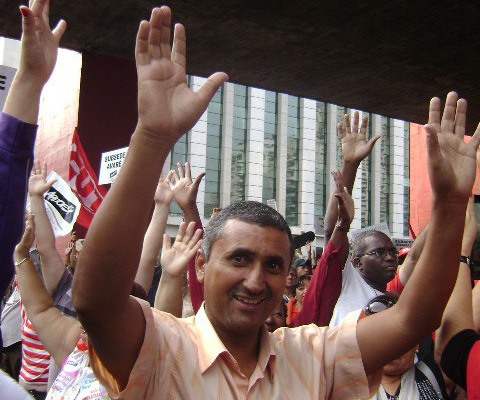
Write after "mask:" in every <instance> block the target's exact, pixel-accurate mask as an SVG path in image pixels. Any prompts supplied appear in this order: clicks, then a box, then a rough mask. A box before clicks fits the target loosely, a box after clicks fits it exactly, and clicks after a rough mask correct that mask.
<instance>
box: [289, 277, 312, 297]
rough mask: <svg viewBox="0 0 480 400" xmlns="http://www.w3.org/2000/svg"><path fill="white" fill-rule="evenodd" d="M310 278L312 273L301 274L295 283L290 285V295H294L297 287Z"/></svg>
mask: <svg viewBox="0 0 480 400" xmlns="http://www.w3.org/2000/svg"><path fill="white" fill-rule="evenodd" d="M311 280H312V275H302V276H300V277H299V278H298V279H297V280H296V281H295V283H294V284H293V285H292V288H291V289H290V290H291V291H292V296H295V294H296V293H297V288H298V287H299V286H300V285H301V284H302V283H303V282H304V281H311Z"/></svg>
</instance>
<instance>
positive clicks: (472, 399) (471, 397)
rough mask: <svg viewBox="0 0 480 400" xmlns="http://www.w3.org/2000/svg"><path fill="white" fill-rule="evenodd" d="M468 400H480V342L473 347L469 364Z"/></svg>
mask: <svg viewBox="0 0 480 400" xmlns="http://www.w3.org/2000/svg"><path fill="white" fill-rule="evenodd" d="M467 397H468V400H480V342H477V343H475V344H474V345H473V347H472V350H470V354H469V355H468V362H467Z"/></svg>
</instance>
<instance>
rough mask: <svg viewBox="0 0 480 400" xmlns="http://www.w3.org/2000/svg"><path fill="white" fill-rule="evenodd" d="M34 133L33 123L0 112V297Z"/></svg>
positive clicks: (18, 232)
mask: <svg viewBox="0 0 480 400" xmlns="http://www.w3.org/2000/svg"><path fill="white" fill-rule="evenodd" d="M36 133H37V126H36V125H32V124H27V123H26V122H22V121H19V120H18V119H16V118H14V117H11V116H10V115H7V114H5V113H1V114H0V297H3V295H4V294H5V291H6V289H7V287H8V285H9V284H10V282H11V280H12V278H13V273H14V269H15V268H14V264H13V251H14V250H15V246H16V245H17V243H18V242H19V241H20V238H21V237H22V234H23V229H24V217H25V201H26V196H27V187H28V186H27V185H28V177H29V176H30V173H31V171H32V163H33V148H34V145H35V137H36Z"/></svg>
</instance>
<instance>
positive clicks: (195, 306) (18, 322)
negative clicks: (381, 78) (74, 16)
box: [0, 0, 480, 400]
mask: <svg viewBox="0 0 480 400" xmlns="http://www.w3.org/2000/svg"><path fill="white" fill-rule="evenodd" d="M48 3H49V2H48V0H32V1H31V4H30V6H29V7H26V6H22V7H21V8H20V11H21V14H22V25H23V34H22V39H21V46H22V47H21V60H20V66H19V69H18V72H17V74H16V76H15V79H14V81H13V83H12V85H11V88H10V91H9V93H8V97H7V100H6V103H5V106H4V110H3V112H2V114H1V115H0V185H1V190H0V205H1V206H0V213H1V214H0V241H1V244H2V246H1V248H2V251H1V253H0V257H1V260H0V292H1V294H2V296H3V298H4V303H3V308H2V320H1V331H2V335H1V338H2V354H1V355H2V359H1V361H2V369H3V371H0V398H2V399H13V400H16V399H31V398H35V399H77V400H80V399H84V400H86V399H110V398H111V399H117V398H118V399H126V400H127V399H128V400H140V399H146V400H148V399H163V398H165V399H167V398H168V399H257V398H258V399H296V400H298V399H303V398H305V399H333V400H347V399H383V400H385V399H390V400H396V399H418V400H431V399H442V400H443V399H445V400H447V399H467V398H468V399H469V400H476V399H480V335H479V332H480V295H479V293H480V289H479V288H480V285H478V286H474V284H473V281H472V276H471V269H470V259H469V256H470V253H471V250H472V247H473V244H474V241H475V239H476V236H477V220H476V216H475V211H474V207H473V202H472V198H471V196H472V187H473V184H474V180H475V175H476V153H477V150H478V147H479V144H480V125H479V128H478V129H477V131H476V132H475V133H474V134H473V136H472V138H471V140H470V141H469V142H468V143H467V142H465V141H464V135H465V119H466V111H467V103H466V101H465V100H464V99H461V98H459V97H458V95H457V94H456V93H455V92H451V93H449V94H448V95H447V98H446V100H445V104H444V106H443V113H442V107H441V102H440V99H438V98H436V97H435V98H433V99H432V100H431V102H430V106H429V115H428V123H427V124H426V125H425V136H426V142H427V150H428V151H427V157H426V160H425V163H426V164H427V166H428V171H429V177H430V184H431V189H432V207H431V216H430V220H429V223H428V225H427V227H425V229H424V230H423V231H422V232H421V234H420V235H419V236H418V237H417V238H416V239H415V241H414V243H413V245H412V246H411V248H410V249H409V251H408V252H407V251H405V252H403V253H402V254H399V252H398V250H397V248H396V247H395V246H394V245H393V243H392V240H391V238H390V237H389V236H388V235H386V234H385V233H382V232H379V231H375V230H370V231H367V232H364V233H362V234H360V235H357V236H355V238H354V239H353V240H352V243H350V241H349V235H348V232H349V230H350V226H351V223H352V221H353V218H354V214H355V204H354V201H353V199H352V196H351V194H352V189H353V186H354V183H355V178H356V173H357V169H358V167H359V165H360V163H361V162H362V160H364V159H365V158H367V157H369V155H370V153H371V152H372V149H373V147H374V146H375V143H376V141H377V140H378V139H379V137H378V136H375V137H373V138H371V139H370V140H367V137H366V130H367V124H368V120H367V118H363V119H362V120H361V121H360V119H359V115H358V113H354V114H353V115H352V116H350V115H345V119H344V123H343V124H340V125H339V126H338V133H339V141H340V144H341V150H342V156H343V165H342V169H341V171H338V172H334V173H333V177H334V180H335V183H336V186H335V189H334V191H333V193H332V195H331V197H330V199H329V202H328V206H327V211H326V215H325V246H324V250H323V253H322V254H321V256H319V257H318V259H315V258H314V257H312V252H311V249H309V250H307V251H299V249H298V248H296V247H298V240H294V238H292V234H291V231H290V228H289V226H288V224H287V223H286V221H285V219H284V218H283V217H282V215H280V214H279V213H278V212H277V211H276V210H274V209H273V208H271V207H269V206H268V205H265V204H262V203H259V202H255V201H244V202H238V203H234V204H231V205H230V206H228V207H225V208H224V209H220V208H216V209H214V212H213V213H212V216H211V218H210V220H209V222H208V224H207V226H203V225H202V220H201V218H200V213H199V211H198V208H197V192H198V188H199V185H200V182H201V180H202V179H203V177H204V175H205V174H204V173H202V174H199V175H198V176H197V177H195V178H193V177H192V174H191V170H190V165H189V164H188V162H187V163H186V164H184V165H182V164H181V163H179V164H178V166H177V170H172V171H170V172H169V173H168V175H167V176H165V177H163V176H161V171H162V169H163V165H164V163H165V160H166V158H167V155H168V154H169V153H170V151H171V149H172V147H173V145H174V144H175V142H176V141H177V140H178V139H179V138H180V137H182V136H183V135H184V134H185V133H186V132H187V131H189V130H190V129H191V128H192V127H193V126H194V125H195V123H196V122H197V121H198V119H199V118H200V116H201V115H202V114H203V113H204V111H205V110H206V108H207V106H208V103H209V101H210V100H211V98H212V97H213V95H214V94H215V92H216V91H217V90H218V88H219V87H220V86H221V85H222V84H223V83H224V82H225V81H226V80H227V79H228V76H227V75H226V74H225V73H222V72H218V73H215V74H213V75H212V76H210V77H209V78H208V79H207V80H206V82H205V83H204V85H203V86H202V87H201V88H200V89H199V90H198V91H197V92H193V91H192V90H191V89H190V88H189V87H188V86H187V84H186V74H185V69H186V37H185V29H184V27H183V26H182V25H181V24H176V25H175V27H174V30H173V47H171V37H170V36H171V11H170V9H169V8H168V7H165V6H164V7H160V8H154V9H153V11H152V14H151V17H150V20H149V21H142V22H141V23H140V27H139V30H138V35H137V39H136V50H135V59H136V66H137V72H138V123H137V126H136V128H135V131H134V132H133V134H132V137H131V141H130V146H129V151H128V155H127V157H126V159H125V162H124V165H123V167H122V169H121V172H120V174H119V176H118V178H117V180H116V181H115V183H114V184H113V185H112V187H111V188H110V190H109V193H108V195H107V196H106V198H105V199H104V201H103V203H102V205H101V207H100V209H99V210H98V212H97V213H96V215H95V217H94V220H93V222H92V225H91V227H90V228H89V230H88V232H87V235H86V237H85V238H84V239H83V238H82V239H79V238H77V237H76V236H75V235H74V234H72V240H71V242H70V244H69V245H68V247H67V249H66V252H65V255H63V254H60V253H59V252H58V250H57V248H56V246H55V235H54V232H53V229H52V226H51V224H50V221H49V218H48V216H47V212H46V209H45V203H44V196H45V193H46V192H47V191H48V190H49V189H50V187H51V186H52V184H53V183H54V181H47V172H48V165H47V164H46V162H45V160H34V156H33V151H34V143H35V134H36V129H37V125H36V124H37V119H38V112H39V104H40V96H41V92H42V88H43V86H44V85H45V83H46V82H47V81H48V79H49V77H50V75H51V73H52V71H53V69H54V67H55V62H56V57H57V51H58V45H59V42H60V39H61V37H62V35H63V33H64V31H65V29H66V23H65V21H60V22H59V23H58V25H57V26H56V27H55V28H54V29H53V30H51V29H50V25H49V4H48ZM27 198H28V204H29V206H28V211H25V210H26V203H27ZM172 201H175V202H176V203H177V204H178V206H179V207H180V209H181V210H182V213H183V218H184V222H183V223H182V224H181V225H180V227H179V230H178V234H177V236H176V238H175V239H174V240H171V239H170V238H169V237H168V236H167V235H166V234H165V231H166V226H167V219H168V214H169V207H170V204H171V202H172ZM152 210H153V212H152ZM303 244H305V243H303ZM307 247H308V246H307ZM158 277H159V279H158ZM155 282H156V283H155Z"/></svg>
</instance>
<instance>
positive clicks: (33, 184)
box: [28, 161, 56, 196]
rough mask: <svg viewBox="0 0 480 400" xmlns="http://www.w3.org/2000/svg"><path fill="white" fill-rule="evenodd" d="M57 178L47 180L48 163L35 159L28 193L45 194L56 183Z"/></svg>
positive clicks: (32, 194)
mask: <svg viewBox="0 0 480 400" xmlns="http://www.w3.org/2000/svg"><path fill="white" fill-rule="evenodd" d="M55 181H56V179H52V180H51V181H50V182H47V163H46V162H44V163H43V164H41V163H40V161H35V164H34V165H33V168H32V175H30V179H29V180H28V194H29V195H30V196H43V195H44V194H45V193H46V192H48V190H49V189H50V188H51V187H52V185H53V184H54V183H55Z"/></svg>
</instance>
